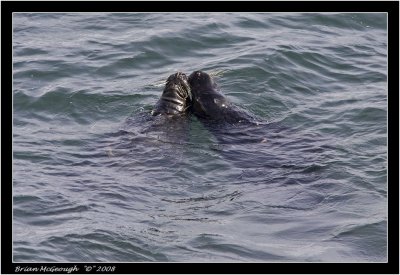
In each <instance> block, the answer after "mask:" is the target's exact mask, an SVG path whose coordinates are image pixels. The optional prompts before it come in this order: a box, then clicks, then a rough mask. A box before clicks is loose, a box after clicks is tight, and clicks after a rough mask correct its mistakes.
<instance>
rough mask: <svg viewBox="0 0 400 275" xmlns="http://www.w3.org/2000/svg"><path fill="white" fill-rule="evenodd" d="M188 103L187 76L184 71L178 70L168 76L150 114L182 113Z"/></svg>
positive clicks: (187, 106) (189, 103)
mask: <svg viewBox="0 0 400 275" xmlns="http://www.w3.org/2000/svg"><path fill="white" fill-rule="evenodd" d="M190 105H191V92H190V86H189V83H188V78H187V76H186V75H185V74H184V73H181V72H178V73H175V74H173V75H170V76H169V77H168V79H167V83H166V84H165V88H164V90H163V93H162V95H161V98H160V99H159V101H158V102H157V104H156V106H155V108H154V110H153V111H152V115H153V116H156V115H178V114H184V113H185V112H186V111H187V109H188V108H189V107H190Z"/></svg>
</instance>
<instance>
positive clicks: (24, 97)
mask: <svg viewBox="0 0 400 275" xmlns="http://www.w3.org/2000/svg"><path fill="white" fill-rule="evenodd" d="M195 70H204V71H206V72H208V73H210V74H211V75H212V76H213V77H214V79H215V81H216V82H217V83H218V85H219V87H220V90H221V92H222V93H223V94H224V95H225V96H226V97H227V98H228V99H229V100H230V101H231V102H232V103H233V104H235V105H237V106H238V107H240V108H242V109H243V110H245V111H246V112H248V113H249V114H252V115H254V116H255V117H257V119H258V120H259V121H261V124H260V125H259V126H258V127H254V126H245V127H243V126H241V127H239V126H235V125H225V126H224V127H222V129H215V128H212V127H209V125H207V124H205V123H202V122H201V121H199V120H198V119H197V118H196V117H195V116H194V115H190V114H188V115H187V117H185V118H184V119H182V120H176V119H165V118H160V119H159V118H152V117H151V116H150V112H151V110H152V108H153V106H154V105H155V103H156V102H157V100H158V99H159V97H160V95H161V92H162V90H163V86H164V83H165V80H166V79H167V77H168V76H169V75H171V74H173V73H175V72H177V71H182V72H184V73H186V74H190V73H191V72H193V71H195ZM12 93H13V147H12V149H13V177H12V178H13V183H12V184H13V227H12V230H13V260H14V261H15V262H385V261H387V202H388V201H387V191H388V186H387V15H386V14H385V13H190V14H189V13H14V14H13V91H12Z"/></svg>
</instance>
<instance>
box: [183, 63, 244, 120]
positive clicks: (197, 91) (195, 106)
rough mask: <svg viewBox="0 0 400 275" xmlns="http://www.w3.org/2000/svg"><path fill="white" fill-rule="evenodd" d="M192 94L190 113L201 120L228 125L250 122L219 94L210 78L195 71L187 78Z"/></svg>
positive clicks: (203, 73) (242, 112) (241, 111)
mask: <svg viewBox="0 0 400 275" xmlns="http://www.w3.org/2000/svg"><path fill="white" fill-rule="evenodd" d="M189 84H190V89H191V93H192V108H191V110H192V112H193V113H194V114H195V115H196V116H197V117H198V118H200V119H202V120H208V121H212V122H225V123H230V124H236V123H242V122H250V121H251V120H252V118H251V116H250V115H248V114H247V113H246V112H244V111H243V110H240V109H239V108H238V107H236V106H235V105H233V104H232V103H230V102H229V101H228V100H227V98H226V97H225V96H224V95H223V94H222V93H220V92H219V90H218V86H217V84H216V83H215V81H214V80H213V79H212V78H211V76H210V75H209V74H207V73H205V72H202V71H195V72H193V73H192V74H191V75H190V76H189Z"/></svg>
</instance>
